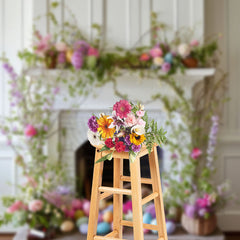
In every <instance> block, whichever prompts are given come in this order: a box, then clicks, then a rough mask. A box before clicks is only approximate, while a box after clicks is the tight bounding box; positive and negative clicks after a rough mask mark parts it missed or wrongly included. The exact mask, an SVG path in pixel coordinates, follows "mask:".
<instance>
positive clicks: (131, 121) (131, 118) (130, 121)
mask: <svg viewBox="0 0 240 240" xmlns="http://www.w3.org/2000/svg"><path fill="white" fill-rule="evenodd" d="M136 123H137V120H136V117H135V115H134V114H133V113H129V114H128V115H127V118H126V125H127V126H128V127H131V126H133V125H135V124H136Z"/></svg>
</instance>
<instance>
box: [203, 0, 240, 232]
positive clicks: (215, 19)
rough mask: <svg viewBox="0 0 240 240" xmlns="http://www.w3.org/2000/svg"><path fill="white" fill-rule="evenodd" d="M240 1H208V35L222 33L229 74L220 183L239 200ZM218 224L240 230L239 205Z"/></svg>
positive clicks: (224, 65) (223, 60)
mask: <svg viewBox="0 0 240 240" xmlns="http://www.w3.org/2000/svg"><path fill="white" fill-rule="evenodd" d="M239 9H240V1H239V0H231V1H229V0H212V1H208V0H205V33H206V36H208V35H211V34H212V33H218V32H219V33H222V35H223V38H222V39H221V40H220V46H221V49H222V51H223V52H222V53H223V55H222V57H221V67H222V68H223V69H224V71H225V72H227V73H228V84H229V88H228V91H227V96H229V97H230V101H229V102H228V103H226V105H225V110H224V119H223V122H222V129H221V136H220V144H219V148H218V156H219V158H218V162H217V165H218V170H219V175H218V179H219V181H223V180H225V179H228V180H229V181H230V182H231V185H232V191H233V193H235V194H236V197H237V199H240V185H239V180H240V177H239V169H240V148H239V146H240V104H239V103H240V101H239V89H240V48H239V42H240V28H239V20H240V17H239ZM219 223H220V226H221V228H222V229H224V230H227V231H239V230H240V224H239V223H240V206H239V205H232V204H229V206H228V207H227V208H226V209H225V210H224V211H223V212H222V213H221V214H220V217H219Z"/></svg>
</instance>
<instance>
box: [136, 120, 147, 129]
mask: <svg viewBox="0 0 240 240" xmlns="http://www.w3.org/2000/svg"><path fill="white" fill-rule="evenodd" d="M137 124H138V125H140V126H143V127H145V125H146V122H145V121H144V120H143V119H141V118H138V119H137Z"/></svg>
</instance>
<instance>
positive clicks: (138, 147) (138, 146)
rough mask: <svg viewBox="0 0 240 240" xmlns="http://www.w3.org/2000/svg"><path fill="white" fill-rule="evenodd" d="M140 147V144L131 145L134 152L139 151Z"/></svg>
mask: <svg viewBox="0 0 240 240" xmlns="http://www.w3.org/2000/svg"><path fill="white" fill-rule="evenodd" d="M140 149H141V145H134V144H133V145H132V150H133V151H134V152H139V151H140Z"/></svg>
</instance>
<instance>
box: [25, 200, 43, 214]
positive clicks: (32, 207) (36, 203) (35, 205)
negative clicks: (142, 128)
mask: <svg viewBox="0 0 240 240" xmlns="http://www.w3.org/2000/svg"><path fill="white" fill-rule="evenodd" d="M42 208H43V202H42V201H41V200H38V199H36V200H32V201H31V202H30V203H29V204H28V209H29V211H31V212H38V211H41V210H42Z"/></svg>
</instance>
